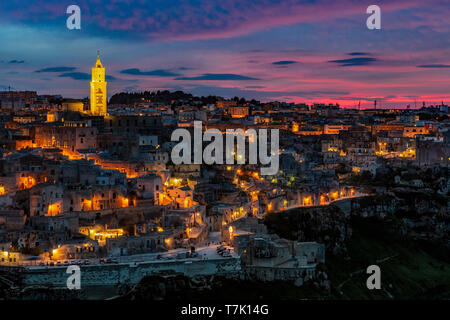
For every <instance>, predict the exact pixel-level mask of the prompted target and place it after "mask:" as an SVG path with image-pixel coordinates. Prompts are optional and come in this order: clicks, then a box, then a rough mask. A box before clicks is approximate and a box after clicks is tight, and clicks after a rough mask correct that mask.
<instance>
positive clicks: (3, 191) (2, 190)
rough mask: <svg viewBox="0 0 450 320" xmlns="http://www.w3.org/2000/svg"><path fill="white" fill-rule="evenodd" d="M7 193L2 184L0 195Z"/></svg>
mask: <svg viewBox="0 0 450 320" xmlns="http://www.w3.org/2000/svg"><path fill="white" fill-rule="evenodd" d="M5 193H6V191H5V187H4V186H2V185H0V195H3V194H5Z"/></svg>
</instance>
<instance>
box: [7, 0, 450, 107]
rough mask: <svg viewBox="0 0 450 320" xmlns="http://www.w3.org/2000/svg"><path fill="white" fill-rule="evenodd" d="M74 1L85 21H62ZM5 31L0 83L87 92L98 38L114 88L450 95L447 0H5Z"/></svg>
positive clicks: (350, 96)
mask: <svg viewBox="0 0 450 320" xmlns="http://www.w3.org/2000/svg"><path fill="white" fill-rule="evenodd" d="M425 3H426V4H425ZM72 4H75V5H78V6H79V7H80V9H81V30H69V29H68V28H67V27H66V20H67V18H68V17H69V14H67V13H66V10H67V7H68V6H69V5H72ZM373 4H376V5H378V6H379V7H380V9H381V29H380V30H369V29H368V28H367V26H366V20H367V18H368V17H369V16H370V14H367V13H366V9H367V7H368V6H369V5H373ZM0 41H1V42H0V43H1V45H0V90H7V89H8V87H9V86H10V87H11V88H12V89H13V90H36V91H38V93H39V94H61V95H63V96H64V97H70V98H83V97H87V96H88V95H89V81H90V72H91V68H92V67H93V65H94V63H95V60H96V55H97V50H100V53H101V60H102V63H103V66H104V67H105V68H106V73H107V75H108V76H107V81H108V95H109V96H111V95H112V94H114V93H117V92H121V91H130V92H132V91H144V90H151V91H153V90H183V91H185V92H190V93H192V94H194V95H218V96H223V97H227V98H231V97H234V96H238V97H245V98H247V99H252V98H254V99H256V100H260V101H273V100H278V101H286V102H295V103H302V102H304V103H339V104H340V105H341V106H344V107H350V108H351V107H356V106H357V105H358V103H360V104H361V106H362V107H363V108H364V107H372V106H373V104H374V100H377V107H381V108H383V107H386V108H387V107H403V108H404V107H406V105H411V107H412V108H414V107H415V106H417V107H421V106H422V103H423V102H425V103H426V104H427V105H430V104H440V103H441V102H444V103H447V104H449V103H450V94H449V93H450V81H449V80H450V0H445V1H443V0H439V1H438V0H436V1H435V0H428V1H423V0H420V1H419V0H392V1H375V0H370V1H367V2H366V1H364V0H342V1H338V0H336V1H332V0H326V1H325V0H307V1H299V0H251V1H247V0H239V1H236V0H178V1H173V0H152V1H145V0H107V1H101V0H89V1H88V0H70V1H65V0H45V1H44V0H8V1H6V0H4V1H1V2H0Z"/></svg>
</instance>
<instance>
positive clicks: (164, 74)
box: [120, 68, 180, 77]
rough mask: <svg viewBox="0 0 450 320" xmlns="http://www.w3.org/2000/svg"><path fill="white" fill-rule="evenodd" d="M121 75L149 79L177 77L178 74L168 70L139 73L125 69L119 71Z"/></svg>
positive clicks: (133, 69) (137, 70)
mask: <svg viewBox="0 0 450 320" xmlns="http://www.w3.org/2000/svg"><path fill="white" fill-rule="evenodd" d="M120 73H123V74H131V75H133V76H151V77H178V76H180V74H178V73H174V72H171V71H168V70H163V69H158V70H152V71H141V70H139V69H137V68H132V69H125V70H122V71H120Z"/></svg>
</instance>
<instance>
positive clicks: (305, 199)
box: [303, 196, 311, 206]
mask: <svg viewBox="0 0 450 320" xmlns="http://www.w3.org/2000/svg"><path fill="white" fill-rule="evenodd" d="M310 204H311V197H310V196H309V197H306V198H303V205H305V206H309V205H310Z"/></svg>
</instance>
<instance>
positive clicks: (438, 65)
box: [417, 64, 450, 68]
mask: <svg viewBox="0 0 450 320" xmlns="http://www.w3.org/2000/svg"><path fill="white" fill-rule="evenodd" d="M417 68H450V64H422V65H420V66H417Z"/></svg>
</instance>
